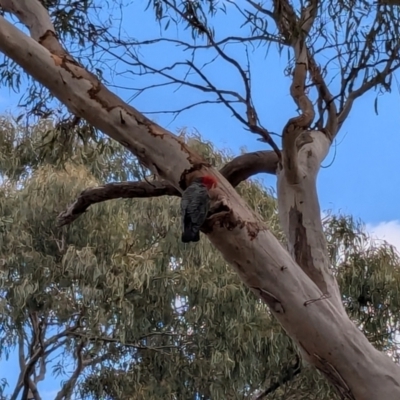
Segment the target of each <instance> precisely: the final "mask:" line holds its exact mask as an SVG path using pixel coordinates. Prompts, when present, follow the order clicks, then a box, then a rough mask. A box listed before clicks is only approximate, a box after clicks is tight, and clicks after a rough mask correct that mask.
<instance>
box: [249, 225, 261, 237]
mask: <svg viewBox="0 0 400 400" xmlns="http://www.w3.org/2000/svg"><path fill="white" fill-rule="evenodd" d="M246 229H247V234H248V235H249V237H250V240H254V239H255V238H256V237H257V235H258V233H259V232H260V230H261V227H260V225H259V224H258V223H257V222H247V223H246Z"/></svg>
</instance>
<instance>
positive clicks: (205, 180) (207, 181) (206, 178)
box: [201, 175, 218, 190]
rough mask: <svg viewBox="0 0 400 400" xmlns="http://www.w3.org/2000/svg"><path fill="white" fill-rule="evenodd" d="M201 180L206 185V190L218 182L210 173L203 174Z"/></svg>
mask: <svg viewBox="0 0 400 400" xmlns="http://www.w3.org/2000/svg"><path fill="white" fill-rule="evenodd" d="M201 182H202V183H203V185H204V186H206V187H207V189H208V190H210V189H212V188H215V187H216V186H217V183H218V181H217V180H216V179H215V178H214V177H213V176H211V175H206V176H203V177H202V179H201Z"/></svg>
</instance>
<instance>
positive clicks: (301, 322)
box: [0, 0, 400, 400]
mask: <svg viewBox="0 0 400 400" xmlns="http://www.w3.org/2000/svg"><path fill="white" fill-rule="evenodd" d="M274 4H277V6H282V5H283V6H284V7H283V8H282V9H283V10H284V11H285V10H286V11H288V9H290V5H289V3H287V2H285V0H274ZM0 5H1V6H2V7H3V10H4V11H7V12H13V13H14V14H15V15H16V16H17V18H19V20H20V21H21V22H23V23H24V24H25V25H26V26H28V28H29V29H30V31H31V34H32V37H33V39H31V38H29V37H28V36H26V35H25V34H24V33H22V32H21V31H19V30H18V29H17V28H16V27H14V26H13V25H11V24H10V23H9V22H8V21H6V20H5V19H4V18H3V17H2V16H0V51H1V52H3V53H4V54H5V55H6V56H8V57H10V58H11V59H12V60H14V61H15V62H16V63H17V64H19V65H20V66H21V67H22V68H23V69H24V70H25V71H26V72H27V73H28V74H30V75H31V76H32V77H33V78H34V79H36V80H37V81H38V82H40V83H41V84H42V85H44V86H45V87H47V88H48V89H49V90H50V91H51V93H52V94H53V95H54V96H55V97H57V98H58V99H59V100H60V101H61V102H63V103H64V104H65V105H66V106H67V107H68V108H69V109H70V110H71V111H72V112H73V113H75V114H76V115H78V116H81V117H83V118H85V119H86V120H87V121H88V122H89V123H91V124H92V125H94V126H95V127H96V128H98V129H100V130H102V131H103V132H104V133H105V134H107V135H108V136H110V137H111V138H113V139H115V140H117V141H119V142H120V143H124V145H125V146H126V147H127V148H128V149H129V150H130V151H131V152H132V153H133V154H135V155H136V156H137V157H138V158H139V159H140V160H141V162H142V163H143V164H144V165H145V166H147V167H148V168H149V169H151V170H153V171H155V172H157V173H158V174H159V175H160V176H161V178H163V179H165V180H167V181H168V182H169V183H170V184H171V185H172V186H173V187H174V188H176V189H177V190H179V181H180V179H181V175H182V173H183V171H185V170H190V169H191V168H192V167H193V166H195V165H203V167H202V168H201V169H200V170H199V171H198V172H197V171H196V172H194V173H193V176H190V175H191V174H189V175H188V176H187V177H186V178H187V179H188V180H189V179H192V178H193V177H194V176H195V175H196V174H199V175H201V174H210V175H214V176H215V177H216V178H217V179H218V181H219V186H218V189H217V191H216V193H215V194H216V197H217V200H218V201H220V202H221V204H223V206H224V207H225V208H226V209H227V210H229V211H225V212H226V217H227V220H226V223H222V224H217V223H215V224H214V226H212V228H213V229H212V232H210V233H209V234H208V237H209V239H210V240H211V242H212V243H213V244H214V246H215V247H216V248H217V249H218V250H219V251H221V253H222V255H223V257H224V258H225V260H226V261H227V262H229V263H230V264H231V265H233V266H234V268H235V269H236V271H237V273H238V274H239V276H240V278H241V279H242V280H243V282H244V283H245V284H246V285H247V286H249V287H250V288H257V289H258V291H259V293H258V295H259V296H262V294H261V293H264V295H265V294H266V293H274V294H276V296H279V302H280V304H281V305H282V307H283V309H284V313H281V312H279V311H278V310H275V309H274V308H271V312H272V313H273V314H274V315H275V316H276V318H277V319H278V321H279V322H280V324H281V325H282V326H283V328H284V329H285V330H286V332H287V333H288V334H289V335H290V337H291V338H292V339H293V340H294V341H295V342H296V343H297V344H298V345H299V346H302V349H306V350H305V351H303V356H304V358H305V359H306V360H307V361H308V362H309V363H311V364H312V365H314V366H315V367H316V368H318V369H319V370H320V371H322V372H323V373H324V374H325V376H327V378H328V379H330V380H331V382H332V384H333V385H334V386H335V387H336V388H337V390H338V392H339V393H341V394H342V396H343V394H345V393H346V394H348V397H347V398H354V399H356V400H377V399H385V400H386V399H387V400H395V399H400V369H399V367H398V366H396V365H395V364H394V363H393V362H392V361H391V360H390V359H389V357H387V356H386V355H385V354H382V353H380V352H378V351H377V350H375V349H374V348H373V347H372V345H371V344H370V343H369V342H368V341H367V339H366V338H365V336H364V335H363V334H362V332H360V331H359V330H358V328H357V327H356V326H355V325H354V324H353V323H352V322H351V321H350V320H349V318H348V316H347V315H346V313H345V311H344V309H343V307H342V305H341V299H340V294H339V292H338V290H337V284H336V281H335V279H334V278H333V277H332V276H331V274H330V273H329V263H328V261H327V259H326V249H325V247H324V238H323V233H322V229H321V226H320V224H321V220H320V215H319V204H318V198H317V196H316V188H315V181H316V175H317V172H318V169H319V166H320V161H321V160H322V159H323V158H324V157H325V155H326V154H327V151H328V149H329V144H330V142H329V140H328V139H327V138H326V136H325V135H324V134H322V133H321V132H313V133H312V134H311V137H312V139H313V142H312V143H308V144H305V145H304V146H303V147H302V148H301V149H300V150H299V151H298V160H299V162H298V171H299V172H300V175H299V177H300V178H301V179H300V181H299V184H298V185H291V184H290V183H289V182H288V181H287V180H286V177H285V173H284V171H280V172H279V175H278V189H279V193H280V196H279V203H280V204H279V207H280V211H281V212H280V216H281V219H282V221H283V228H284V230H285V233H286V234H287V233H288V232H290V230H291V224H290V221H289V218H288V216H287V213H286V210H289V209H290V208H292V207H294V205H295V204H296V205H297V207H298V209H299V211H300V212H302V215H303V217H302V221H303V224H304V227H305V229H306V230H307V238H308V239H309V241H310V246H311V252H312V257H313V265H314V267H315V268H317V269H318V270H319V271H320V272H321V274H320V275H318V276H320V280H318V281H317V282H313V281H312V280H311V279H310V278H309V277H308V276H307V274H306V273H305V272H304V271H303V270H302V269H301V266H299V265H298V264H297V263H296V262H295V261H294V259H293V258H292V257H291V255H290V254H289V253H288V252H287V251H286V250H285V249H284V248H283V247H282V245H281V244H280V243H279V242H278V240H277V239H276V238H275V237H274V236H273V235H272V233H271V232H270V231H269V230H268V228H267V227H266V226H265V225H264V224H263V223H262V222H261V221H260V219H259V218H258V216H257V215H256V214H255V213H254V212H253V211H251V210H250V209H249V207H248V206H247V205H246V203H245V202H244V201H243V199H241V197H240V196H239V195H238V193H237V192H236V191H235V190H234V189H233V187H232V186H231V185H230V184H229V183H228V182H227V181H226V180H225V178H224V177H223V176H222V175H221V174H220V173H219V172H218V171H216V170H214V169H212V168H208V167H205V166H204V160H202V159H201V158H200V157H199V156H197V155H196V154H195V153H193V152H192V151H191V150H190V149H189V148H188V147H187V146H186V145H185V144H184V143H183V142H182V141H180V140H179V139H178V138H177V137H175V136H174V135H172V134H171V133H169V132H168V131H166V130H165V129H163V128H161V127H160V126H158V125H156V124H154V123H152V122H151V121H150V120H149V119H147V118H146V117H145V116H143V115H142V114H141V113H139V112H138V111H137V110H136V109H134V108H133V107H130V106H129V105H127V104H125V103H124V102H123V101H122V100H121V99H120V98H118V97H117V96H115V95H114V94H112V93H111V92H110V91H109V90H108V89H106V88H105V87H104V86H103V85H102V84H101V83H100V82H99V81H98V80H97V78H96V77H95V76H94V75H93V74H91V73H89V72H88V71H86V70H84V69H83V68H82V67H81V66H79V65H78V64H77V63H75V62H74V61H73V60H72V59H71V58H70V56H63V57H59V56H57V55H55V54H53V55H52V54H51V51H52V50H51V49H53V48H56V47H57V46H56V44H55V43H54V41H56V36H55V35H54V36H53V35H47V36H46V40H43V42H42V45H41V44H39V43H38V42H39V41H40V40H41V39H42V38H43V37H45V36H44V35H45V33H46V32H48V31H51V32H54V28H53V27H52V26H51V21H50V19H49V16H48V14H47V13H46V10H45V9H44V8H43V6H42V5H41V4H40V2H39V1H37V0H30V1H29V2H28V1H25V0H20V1H17V0H14V1H12V0H0ZM7 6H8V7H7ZM306 11H307V13H308V12H309V11H310V10H309V9H307V8H306ZM311 11H312V10H311ZM311 11H310V13H311ZM307 13H305V14H307ZM278 15H279V14H278ZM282 20H283V19H282ZM311 20H312V19H311ZM303 21H306V19H305V18H304V19H303ZM302 26H303V28H304V25H302ZM34 39H35V40H36V41H35V40H34ZM44 46H46V48H45V47H44ZM59 47H61V46H59ZM310 154H311V156H309V155H310ZM282 172H283V173H282ZM282 195H283V196H282ZM305 204H307V206H306V205H305ZM228 223H229V224H231V223H232V230H228ZM250 226H257V227H259V230H258V232H257V234H256V235H250V234H249V232H248V230H247V227H250ZM292 250H293V249H291V252H292ZM282 266H284V267H285V270H284V273H282ZM321 280H322V281H323V282H322V281H321ZM324 284H325V285H326V287H328V289H329V295H330V296H331V297H330V298H327V299H325V300H324V301H317V302H314V303H313V305H312V307H305V306H304V303H305V302H306V301H308V300H310V299H318V298H320V297H321V295H323V294H324V293H322V291H321V287H323V285H324ZM328 364H329V365H330V366H331V367H332V368H331V369H330V370H329V371H328V369H327V365H328ZM332 371H335V375H333V374H332ZM338 377H340V378H341V379H338ZM350 396H352V397H350Z"/></svg>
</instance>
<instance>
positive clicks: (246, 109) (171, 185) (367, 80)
mask: <svg viewBox="0 0 400 400" xmlns="http://www.w3.org/2000/svg"><path fill="white" fill-rule="evenodd" d="M228 3H230V2H229V0H228ZM230 4H231V5H232V6H233V7H234V8H235V9H236V10H237V11H238V12H239V14H240V15H241V16H242V18H243V23H244V25H245V26H244V28H243V29H246V25H247V26H249V27H250V29H249V32H248V31H245V30H244V31H243V34H242V36H241V37H239V38H238V37H237V36H228V37H225V38H220V37H219V36H218V32H217V31H218V27H214V26H213V25H212V19H213V18H214V17H215V15H217V14H218V10H217V9H216V7H215V3H214V2H204V3H203V2H201V1H199V2H192V1H184V2H182V3H175V2H174V1H170V0H162V1H157V2H154V8H155V12H156V17H157V18H158V19H160V20H163V21H164V20H165V19H167V20H168V19H170V20H171V21H174V22H176V23H177V24H178V26H181V24H183V25H186V26H185V27H188V28H190V30H191V33H192V34H193V37H194V39H193V40H194V41H195V43H194V44H193V42H183V43H180V44H182V45H183V46H187V47H188V48H189V49H192V50H193V56H192V58H191V60H190V61H181V62H180V63H177V64H176V65H184V66H187V67H189V68H190V71H194V72H195V73H196V74H197V79H198V80H199V79H200V81H201V84H198V82H197V81H196V82H191V81H190V79H188V76H189V75H187V73H185V74H182V76H180V77H179V76H176V75H172V73H171V72H170V71H171V70H173V67H174V66H166V67H164V68H163V67H161V68H159V67H154V66H151V65H148V64H147V63H146V60H142V59H141V58H140V56H139V55H138V52H135V51H134V50H132V51H130V52H129V51H126V49H123V52H124V54H125V55H126V56H128V57H130V59H129V60H128V61H127V62H128V64H130V65H131V66H132V68H136V67H137V68H139V69H140V71H144V73H150V74H151V75H157V74H158V75H160V76H161V77H162V78H163V79H165V80H166V81H167V82H166V83H165V82H164V83H162V84H171V83H175V84H177V85H188V86H190V87H192V88H194V89H199V90H201V91H205V92H207V93H211V94H213V95H214V100H213V102H214V103H219V104H223V105H225V106H226V107H228V109H229V110H230V111H231V112H232V114H233V115H234V116H235V117H236V118H237V120H238V121H239V122H240V123H241V124H242V125H244V126H245V127H246V128H247V129H248V130H250V131H251V132H252V133H254V134H257V135H259V136H260V140H262V141H265V142H266V143H268V144H269V145H270V146H271V147H272V151H264V152H258V153H256V154H251V153H250V154H245V155H243V156H241V157H240V158H238V159H235V160H232V161H231V162H230V163H228V164H227V165H226V166H224V167H223V168H222V169H221V170H220V171H218V170H216V169H215V168H214V166H213V165H212V164H211V163H210V162H207V160H205V159H204V158H203V157H201V155H199V154H198V152H196V151H194V150H193V149H192V148H191V147H190V146H188V145H187V144H185V142H184V141H183V139H182V138H180V137H178V136H176V135H173V134H172V133H170V132H168V131H167V130H165V129H164V128H162V127H161V126H159V125H157V124H156V123H154V122H153V121H151V120H150V119H148V118H147V117H145V116H144V115H143V114H142V113H140V112H139V111H138V110H137V109H135V108H133V107H132V106H130V105H128V104H126V103H125V102H124V101H123V100H122V99H120V98H119V97H117V96H116V95H114V94H113V93H112V92H110V91H109V90H108V89H107V88H106V87H105V86H104V84H103V83H102V81H101V75H100V74H97V75H98V76H95V75H94V74H93V73H91V72H89V70H88V68H90V66H91V65H90V64H89V63H88V65H89V67H88V68H86V67H84V65H83V62H82V60H77V59H75V58H74V57H73V56H72V55H71V53H69V52H68V51H67V50H66V49H65V48H64V47H63V44H62V43H63V42H71V43H70V47H71V48H72V47H75V46H76V45H78V46H83V45H84V44H85V43H87V44H88V43H91V44H92V46H93V47H92V49H93V51H94V52H96V51H98V50H100V49H101V50H102V51H105V52H106V53H107V54H114V56H115V57H116V58H117V59H121V58H123V57H122V56H121V55H120V54H119V53H114V52H113V47H115V45H120V46H121V47H122V48H123V46H131V45H132V43H133V41H129V40H123V38H120V37H115V36H112V35H111V33H112V32H111V28H110V25H108V26H107V25H105V24H104V25H100V26H96V25H95V24H93V23H91V21H90V17H89V16H88V15H87V14H86V13H85V12H86V11H87V9H88V7H90V6H96V3H95V2H88V1H86V2H75V1H70V2H67V3H61V2H58V1H43V2H39V1H37V0H34V1H31V2H25V1H22V0H19V1H18V0H1V1H0V6H1V8H2V11H3V13H4V14H7V15H13V16H14V17H16V18H17V19H18V20H19V22H21V23H22V24H23V25H25V26H26V27H27V28H28V30H29V32H30V35H31V36H30V37H29V36H27V35H26V34H25V33H24V32H23V31H22V30H20V29H18V28H17V27H16V26H15V25H13V24H12V23H11V22H10V19H7V18H6V17H0V50H1V52H2V53H4V55H5V56H6V61H5V64H4V65H9V66H10V69H11V71H10V70H9V69H7V70H5V71H4V72H3V75H2V81H3V82H5V83H8V84H9V85H16V84H18V83H19V81H18V78H19V75H18V72H17V74H16V75H15V74H13V73H12V71H13V68H14V70H15V68H16V66H19V67H21V68H22V70H23V71H25V72H26V73H27V74H28V75H29V76H31V77H32V79H33V80H35V81H37V82H38V83H39V84H40V85H42V86H40V87H38V86H36V85H33V86H32V91H31V92H28V96H29V95H33V94H36V93H37V92H38V90H42V87H44V88H46V90H44V93H40V92H39V95H41V96H38V97H36V96H34V97H32V96H31V97H30V98H29V97H28V98H29V99H30V100H31V101H30V103H29V102H28V106H29V105H31V106H32V107H31V109H32V111H34V112H36V114H39V115H46V114H48V113H49V112H51V110H52V107H51V104H52V103H49V102H48V101H47V100H51V99H52V96H54V97H55V98H57V99H58V100H59V101H60V102H61V103H62V104H64V105H65V106H66V107H67V109H68V110H69V112H70V113H71V114H72V115H73V116H74V117H71V121H70V125H72V126H77V125H79V123H81V119H85V120H86V121H88V122H89V123H90V124H91V125H92V126H93V127H95V128H97V129H98V130H100V131H102V132H103V133H105V134H106V135H108V136H109V137H110V138H112V139H114V140H116V141H117V142H119V143H120V144H121V145H122V146H124V147H126V148H127V149H128V150H129V151H130V152H131V153H132V154H134V155H135V156H136V157H137V159H138V161H139V162H140V164H141V165H142V166H144V167H145V168H147V169H148V170H150V171H151V173H152V174H153V175H154V176H155V177H157V180H155V181H154V182H151V181H149V180H148V179H146V180H144V181H141V182H128V183H122V184H114V185H103V186H100V187H99V188H95V189H91V190H88V191H86V192H84V193H82V195H80V196H79V197H78V199H77V200H76V202H74V203H73V204H72V205H71V206H70V207H68V208H67V209H66V211H65V212H63V213H62V214H60V222H61V223H62V224H66V223H70V222H72V221H73V220H75V219H76V218H77V217H78V216H79V215H80V214H81V213H82V212H83V211H85V210H86V209H87V208H88V207H89V206H90V205H91V204H93V203H95V202H99V201H102V200H107V199H112V198H117V197H126V196H127V193H128V192H129V196H130V197H132V198H133V197H145V196H147V197H149V198H150V197H154V196H160V195H163V194H165V195H170V196H179V195H180V193H181V192H182V190H184V189H185V187H187V185H188V184H189V183H190V182H191V180H192V179H193V178H195V177H197V176H201V175H204V174H212V175H214V176H215V177H216V178H217V180H218V182H219V185H218V187H217V189H216V190H215V191H214V192H213V193H212V200H213V205H212V211H213V212H212V214H211V215H210V217H209V219H208V221H207V223H206V224H205V226H204V227H203V231H204V233H205V234H206V235H207V237H208V238H209V240H210V242H211V243H212V244H213V246H214V247H215V248H216V249H217V250H218V251H219V252H220V253H221V256H222V257H223V258H224V260H225V261H227V262H228V263H229V264H231V265H232V267H233V268H234V270H235V271H236V272H237V273H238V275H239V277H240V279H241V280H242V281H243V282H244V283H245V284H246V286H247V287H248V288H249V289H250V290H251V291H252V292H253V293H255V294H256V295H257V296H258V297H259V298H260V299H261V300H262V301H263V302H264V303H265V304H267V305H268V307H269V310H270V312H271V313H272V314H273V315H274V316H275V317H276V318H277V320H278V321H279V323H280V324H281V326H282V327H283V329H284V330H285V331H286V332H287V334H288V335H289V336H290V337H291V338H292V339H293V341H294V343H295V344H296V345H297V347H298V349H299V350H300V352H301V355H302V357H303V359H304V360H305V361H307V362H308V363H310V364H311V365H313V366H314V367H316V368H317V369H318V370H319V371H321V372H322V373H323V374H324V375H325V376H326V377H327V378H328V379H329V380H330V382H331V383H332V384H333V385H334V387H335V388H336V390H337V392H338V393H339V395H340V396H341V397H342V398H348V399H376V398H385V399H392V398H393V399H395V398H399V397H400V373H399V368H398V366H397V365H395V363H393V361H392V360H391V359H390V358H389V357H388V356H387V355H386V354H383V353H382V352H380V351H378V350H377V349H376V348H374V347H373V346H372V345H371V343H369V341H368V339H367V337H366V336H365V335H364V334H363V333H362V332H361V331H360V329H359V328H358V327H357V326H356V325H355V324H354V322H353V321H351V319H350V318H349V316H348V314H347V313H346V311H345V308H344V307H343V303H342V300H343V298H342V295H341V294H340V291H339V286H338V282H337V279H336V274H335V270H334V269H333V268H332V263H331V260H330V258H329V253H328V250H329V249H328V246H327V242H326V238H325V235H324V232H323V226H322V223H321V217H320V207H319V203H318V196H317V190H316V179H317V175H318V170H319V167H320V164H321V162H322V160H323V159H324V158H325V156H326V154H327V152H328V151H329V148H330V145H331V143H332V141H333V140H334V138H335V137H336V135H337V134H338V132H339V130H340V128H341V126H342V124H343V122H344V121H345V120H346V118H347V117H348V115H349V113H350V112H351V109H352V107H353V105H354V102H355V101H356V100H357V98H359V97H360V96H362V95H363V94H365V93H366V92H367V91H369V90H371V89H378V90H379V91H387V90H390V88H391V80H392V77H393V73H394V71H396V69H397V68H398V67H399V66H400V60H399V57H398V53H399V46H400V44H399V40H398V37H399V34H398V29H399V27H398V20H399V11H398V8H396V7H393V6H390V5H384V4H382V3H379V4H378V5H377V4H376V3H375V2H372V1H371V2H367V1H360V2H355V3H351V4H348V3H346V2H342V1H339V2H335V1H328V2H325V1H324V2H322V1H321V2H319V1H317V0H311V1H309V2H305V3H304V2H299V3H295V2H289V1H288V0H273V1H272V3H271V4H270V5H269V6H268V5H262V4H259V3H255V2H253V1H252V0H246V2H245V3H244V4H241V3H234V2H231V3H230ZM205 6H208V9H205ZM225 11H226V10H225ZM230 12H231V10H227V14H228V15H227V18H228V26H229V13H230ZM103 15H104V14H101V13H99V14H98V16H99V17H101V16H103ZM110 20H111V18H110ZM11 21H13V20H11ZM168 24H169V21H168V22H167V25H168ZM271 26H272V27H273V28H272V29H274V31H271ZM65 38H66V39H67V40H63V39H65ZM156 40H158V39H156ZM160 40H166V41H171V40H172V41H173V40H175V41H176V39H171V38H168V37H162V38H160ZM199 40H200V41H201V40H203V44H200V45H198V41H199ZM229 41H239V42H241V43H242V44H243V45H246V43H248V42H253V43H257V42H258V43H262V44H265V43H266V44H270V43H275V44H277V46H278V48H280V49H285V50H287V51H288V52H289V53H290V54H291V61H290V62H289V64H288V68H287V70H288V71H289V76H290V77H291V80H292V84H291V88H290V94H291V96H292V98H293V101H294V102H295V104H296V105H297V106H298V109H299V115H297V116H294V117H293V118H290V119H289V120H288V122H287V124H286V125H285V126H284V127H283V128H282V143H281V144H277V143H276V142H275V141H274V140H273V139H272V136H271V133H270V132H269V130H268V129H267V128H266V127H265V126H264V125H265V124H262V123H261V121H260V117H259V115H260V112H259V110H258V109H257V108H256V105H255V104H254V101H253V98H252V82H251V74H250V70H249V68H248V67H246V66H243V65H241V63H240V62H239V61H238V60H237V59H235V58H233V57H232V56H231V55H229V54H228V53H227V52H226V51H225V45H226V44H227V42H229ZM149 42H152V40H150V41H147V42H145V43H137V44H138V45H145V44H147V43H149ZM96 46H97V47H96ZM107 46H108V47H107ZM197 48H207V51H209V52H211V53H213V54H214V55H215V57H218V58H219V59H221V60H223V61H224V62H226V63H227V65H230V66H232V67H233V68H235V69H236V71H237V73H238V77H239V78H240V79H241V85H242V89H241V90H240V89H234V90H232V89H231V88H229V89H223V88H219V87H218V85H217V84H215V83H213V82H212V81H211V80H210V78H209V77H208V76H207V75H206V74H205V73H204V72H203V70H202V67H201V65H199V64H196V58H195V54H194V53H195V51H197ZM85 54H86V55H87V52H86V53H85V52H83V53H82V54H81V55H85ZM10 60H11V61H10ZM326 60H328V61H326ZM331 60H334V61H335V62H336V63H337V64H338V65H339V66H340V70H339V74H340V76H339V79H337V80H336V83H337V88H336V89H337V90H335V91H334V88H335V85H328V82H330V81H331V78H332V75H333V74H334V72H333V71H331V70H330V65H331V64H330V63H331ZM10 62H11V64H10ZM249 63H250V61H249ZM174 65H175V64H174ZM93 67H96V68H97V69H96V70H97V71H99V72H101V69H99V68H98V65H93ZM141 74H143V72H141ZM178 74H179V72H178ZM32 101H33V102H32ZM35 101H36V103H35ZM189 106H192V105H189ZM315 119H316V122H315V123H314V120H315ZM261 172H264V173H270V174H274V175H276V176H277V197H278V200H277V201H278V210H279V220H280V225H281V229H282V231H283V233H284V235H285V239H286V241H285V245H284V246H283V245H282V244H281V243H280V241H279V240H277V238H276V237H275V236H274V235H273V233H272V230H271V226H270V221H267V222H265V221H263V219H262V217H261V216H260V213H259V212H258V211H257V210H256V211H254V210H252V209H251V207H250V206H249V205H248V204H247V203H246V202H245V201H244V199H243V197H241V196H240V194H239V193H238V191H236V190H235V186H236V185H237V184H238V183H239V182H240V181H242V180H245V179H247V178H248V177H249V176H251V175H253V174H255V173H261ZM176 239H177V238H176ZM97 245H98V246H100V243H99V244H97ZM261 334H262V332H261Z"/></svg>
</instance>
